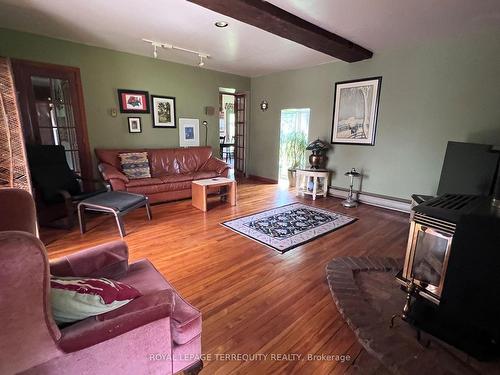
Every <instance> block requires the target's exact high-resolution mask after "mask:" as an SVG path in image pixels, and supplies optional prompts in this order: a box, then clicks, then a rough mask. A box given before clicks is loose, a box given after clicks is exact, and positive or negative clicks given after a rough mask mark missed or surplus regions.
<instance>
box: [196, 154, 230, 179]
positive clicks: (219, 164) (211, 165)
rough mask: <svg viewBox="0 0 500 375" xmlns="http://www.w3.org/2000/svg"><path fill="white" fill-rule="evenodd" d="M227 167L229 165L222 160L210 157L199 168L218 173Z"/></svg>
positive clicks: (221, 172)
mask: <svg viewBox="0 0 500 375" xmlns="http://www.w3.org/2000/svg"><path fill="white" fill-rule="evenodd" d="M228 169H229V165H228V164H226V163H225V162H224V161H222V160H220V159H217V158H215V157H213V156H212V157H210V159H208V161H207V162H206V163H205V165H204V166H203V167H202V168H201V171H215V172H217V173H218V174H220V175H221V174H223V173H224V172H225V171H226V170H228Z"/></svg>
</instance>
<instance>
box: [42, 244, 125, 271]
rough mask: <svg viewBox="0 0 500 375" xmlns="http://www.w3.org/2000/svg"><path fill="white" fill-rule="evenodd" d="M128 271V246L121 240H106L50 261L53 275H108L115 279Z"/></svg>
mask: <svg viewBox="0 0 500 375" xmlns="http://www.w3.org/2000/svg"><path fill="white" fill-rule="evenodd" d="M127 271H128V247H127V244H126V243H125V242H123V241H113V242H108V243H105V244H103V245H99V246H95V247H92V248H90V249H85V250H82V251H79V252H77V253H75V254H71V255H68V256H65V257H63V258H59V259H56V260H55V261H53V262H51V263H50V272H51V274H52V275H54V276H63V277H64V276H73V277H108V278H110V279H117V278H120V277H121V276H123V275H124V274H125V273H126V272H127Z"/></svg>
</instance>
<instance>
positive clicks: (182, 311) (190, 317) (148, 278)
mask: <svg viewBox="0 0 500 375" xmlns="http://www.w3.org/2000/svg"><path fill="white" fill-rule="evenodd" d="M120 281H122V282H125V283H127V284H130V285H133V286H134V287H135V288H137V290H139V291H140V292H141V293H142V294H143V295H147V294H151V293H154V292H157V291H160V290H173V291H175V288H174V287H172V285H170V283H169V282H168V281H167V280H166V279H165V278H164V277H163V276H162V275H161V273H159V272H158V271H157V270H156V268H155V267H154V266H153V265H152V264H151V262H150V261H149V260H147V259H143V260H140V261H138V262H135V263H132V264H130V266H129V271H128V273H127V276H125V277H124V278H123V279H121V280H120ZM173 305H174V310H173V312H172V315H171V318H172V338H173V340H174V342H175V343H176V344H178V345H182V344H185V343H187V342H189V341H191V340H192V339H193V338H195V337H196V336H198V335H200V334H201V312H200V311H199V310H197V309H196V308H194V307H193V306H191V305H190V304H189V303H188V302H187V301H185V300H184V299H183V298H182V297H181V296H180V295H179V293H177V292H176V293H175V294H174V304H173Z"/></svg>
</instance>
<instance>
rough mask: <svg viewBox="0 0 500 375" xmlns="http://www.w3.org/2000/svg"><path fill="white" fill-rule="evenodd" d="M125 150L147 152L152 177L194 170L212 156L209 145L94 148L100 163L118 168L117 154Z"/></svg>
mask: <svg viewBox="0 0 500 375" xmlns="http://www.w3.org/2000/svg"><path fill="white" fill-rule="evenodd" d="M127 152H147V153H148V159H149V165H150V168H151V175H152V177H158V176H163V175H166V174H178V173H192V172H196V171H198V170H199V169H200V168H201V167H203V166H204V165H205V163H206V162H207V161H208V159H210V157H211V156H212V148H211V147H186V148H151V149H121V150H119V149H96V150H95V153H96V155H97V158H98V159H99V161H100V162H101V163H107V164H111V165H112V166H114V167H115V168H117V169H119V170H121V165H120V159H119V157H118V155H119V154H121V153H127Z"/></svg>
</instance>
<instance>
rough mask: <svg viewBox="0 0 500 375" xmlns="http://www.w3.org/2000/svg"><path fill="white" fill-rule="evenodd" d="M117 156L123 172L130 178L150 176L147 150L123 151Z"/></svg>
mask: <svg viewBox="0 0 500 375" xmlns="http://www.w3.org/2000/svg"><path fill="white" fill-rule="evenodd" d="M118 156H119V157H120V163H121V167H122V171H123V173H125V174H126V175H127V177H128V178H130V179H131V180H134V179H139V178H150V177H151V172H150V169H149V160H148V153H147V152H125V153H122V154H118Z"/></svg>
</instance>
